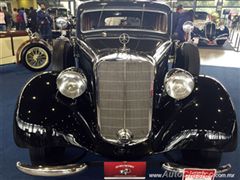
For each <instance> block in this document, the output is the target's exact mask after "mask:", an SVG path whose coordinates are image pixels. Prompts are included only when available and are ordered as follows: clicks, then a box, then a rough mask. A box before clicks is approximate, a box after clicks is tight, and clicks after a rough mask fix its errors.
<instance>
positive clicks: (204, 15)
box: [195, 12, 208, 20]
mask: <svg viewBox="0 0 240 180" xmlns="http://www.w3.org/2000/svg"><path fill="white" fill-rule="evenodd" d="M207 17H208V13H205V12H195V19H196V20H206V19H207Z"/></svg>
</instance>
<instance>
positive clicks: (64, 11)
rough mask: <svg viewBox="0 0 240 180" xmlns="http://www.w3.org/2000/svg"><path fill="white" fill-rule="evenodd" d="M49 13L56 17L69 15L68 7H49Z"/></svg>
mask: <svg viewBox="0 0 240 180" xmlns="http://www.w3.org/2000/svg"><path fill="white" fill-rule="evenodd" d="M48 12H49V14H50V15H52V16H54V17H67V9H55V8H53V9H49V10H48Z"/></svg>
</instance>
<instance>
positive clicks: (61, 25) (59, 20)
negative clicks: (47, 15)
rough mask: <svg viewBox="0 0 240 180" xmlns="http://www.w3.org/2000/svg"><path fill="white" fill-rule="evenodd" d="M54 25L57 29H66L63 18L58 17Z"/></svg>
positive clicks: (66, 25) (65, 21)
mask: <svg viewBox="0 0 240 180" xmlns="http://www.w3.org/2000/svg"><path fill="white" fill-rule="evenodd" d="M56 25H57V27H58V28H59V29H66V28H67V27H68V21H67V20H66V19H65V18H63V17H59V18H57V19H56Z"/></svg>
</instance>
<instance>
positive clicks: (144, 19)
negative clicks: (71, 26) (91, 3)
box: [81, 11, 167, 33]
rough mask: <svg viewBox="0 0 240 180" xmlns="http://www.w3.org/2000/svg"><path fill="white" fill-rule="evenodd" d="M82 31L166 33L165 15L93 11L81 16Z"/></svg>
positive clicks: (140, 12) (139, 12)
mask: <svg viewBox="0 0 240 180" xmlns="http://www.w3.org/2000/svg"><path fill="white" fill-rule="evenodd" d="M81 22H82V24H81V26H82V30H83V31H94V30H99V29H114V28H115V29H116V28H117V29H119V28H124V29H142V30H151V31H159V32H163V33H166V32H167V15H166V14H164V13H159V12H148V11H146V12H142V11H116V12H114V11H94V12H85V13H83V15H82V21H81Z"/></svg>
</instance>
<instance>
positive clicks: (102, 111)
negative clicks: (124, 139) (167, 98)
mask: <svg viewBox="0 0 240 180" xmlns="http://www.w3.org/2000/svg"><path fill="white" fill-rule="evenodd" d="M96 70H97V71H96V72H97V94H98V96H97V104H98V123H99V127H100V133H101V135H102V136H103V137H104V138H105V139H107V140H109V141H116V142H117V140H118V139H117V132H118V131H119V130H121V129H128V130H130V131H131V132H132V134H133V141H141V140H143V139H145V138H147V136H148V134H149V131H150V130H151V121H152V84H153V80H154V66H153V65H152V64H151V63H150V62H147V61H129V60H128V61H125V60H120V61H103V62H101V63H99V64H98V65H97V69H96Z"/></svg>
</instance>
